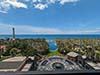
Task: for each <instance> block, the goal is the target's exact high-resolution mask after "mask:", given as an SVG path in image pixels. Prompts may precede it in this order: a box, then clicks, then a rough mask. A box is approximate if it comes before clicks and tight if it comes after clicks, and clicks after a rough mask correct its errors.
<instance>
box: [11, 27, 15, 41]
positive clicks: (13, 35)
mask: <svg viewBox="0 0 100 75" xmlns="http://www.w3.org/2000/svg"><path fill="white" fill-rule="evenodd" d="M12 31H13V32H12V39H13V40H15V28H12Z"/></svg>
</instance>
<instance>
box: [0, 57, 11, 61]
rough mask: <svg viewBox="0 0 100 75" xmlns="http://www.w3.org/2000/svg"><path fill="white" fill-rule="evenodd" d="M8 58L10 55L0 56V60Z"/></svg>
mask: <svg viewBox="0 0 100 75" xmlns="http://www.w3.org/2000/svg"><path fill="white" fill-rule="evenodd" d="M8 58H10V56H2V57H1V58H0V61H2V60H4V59H8Z"/></svg>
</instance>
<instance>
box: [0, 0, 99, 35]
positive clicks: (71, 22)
mask: <svg viewBox="0 0 100 75" xmlns="http://www.w3.org/2000/svg"><path fill="white" fill-rule="evenodd" d="M12 27H15V28H16V34H100V0H0V34H11V28H12Z"/></svg>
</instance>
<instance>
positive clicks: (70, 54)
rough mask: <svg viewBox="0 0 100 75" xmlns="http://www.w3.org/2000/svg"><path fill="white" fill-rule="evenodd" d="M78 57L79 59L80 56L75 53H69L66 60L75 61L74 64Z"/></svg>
mask: <svg viewBox="0 0 100 75" xmlns="http://www.w3.org/2000/svg"><path fill="white" fill-rule="evenodd" d="M79 57H80V55H79V54H78V53H75V52H69V53H68V54H67V58H68V59H69V60H72V61H75V62H76V61H77V60H78V58H79Z"/></svg>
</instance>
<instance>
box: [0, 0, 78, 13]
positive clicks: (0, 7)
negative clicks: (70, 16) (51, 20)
mask: <svg viewBox="0 0 100 75" xmlns="http://www.w3.org/2000/svg"><path fill="white" fill-rule="evenodd" d="M78 1H79V0H0V12H2V13H7V12H8V10H10V9H11V7H14V8H25V9H26V8H29V7H31V6H33V8H36V9H39V10H43V9H45V8H48V7H49V5H51V4H55V3H58V4H61V5H64V4H66V3H75V2H78Z"/></svg>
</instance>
